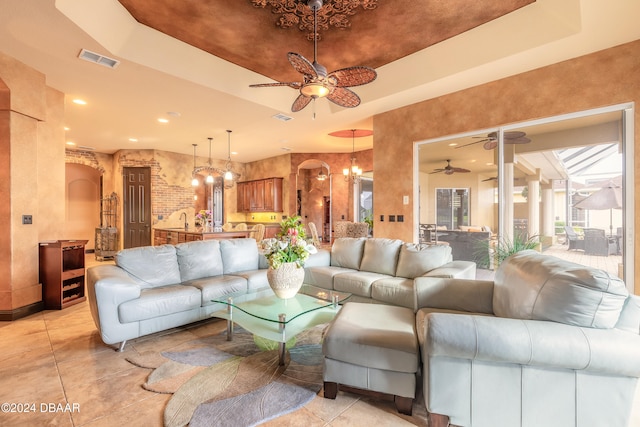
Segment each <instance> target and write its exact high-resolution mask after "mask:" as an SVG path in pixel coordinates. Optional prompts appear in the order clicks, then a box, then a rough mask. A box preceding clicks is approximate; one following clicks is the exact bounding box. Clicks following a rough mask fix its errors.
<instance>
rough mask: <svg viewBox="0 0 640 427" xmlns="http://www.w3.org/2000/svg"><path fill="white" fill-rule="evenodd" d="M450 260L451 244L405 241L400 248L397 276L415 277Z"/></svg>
mask: <svg viewBox="0 0 640 427" xmlns="http://www.w3.org/2000/svg"><path fill="white" fill-rule="evenodd" d="M450 260H451V246H448V245H420V244H414V243H405V244H404V245H402V247H401V248H400V256H399V257H398V268H397V270H396V276H397V277H406V278H407V279H415V278H416V277H419V276H423V275H425V274H426V273H428V272H429V271H431V270H433V269H434V268H438V267H441V266H443V265H444V264H446V263H447V262H449V261H450Z"/></svg>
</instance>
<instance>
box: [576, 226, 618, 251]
mask: <svg viewBox="0 0 640 427" xmlns="http://www.w3.org/2000/svg"><path fill="white" fill-rule="evenodd" d="M616 240H617V239H616V237H615V236H607V235H606V234H605V232H604V230H601V229H599V228H585V229H584V253H585V255H600V256H609V255H613V254H617V253H618V243H617V242H616Z"/></svg>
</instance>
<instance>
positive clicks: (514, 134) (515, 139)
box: [456, 131, 531, 150]
mask: <svg viewBox="0 0 640 427" xmlns="http://www.w3.org/2000/svg"><path fill="white" fill-rule="evenodd" d="M525 135H526V133H524V132H520V131H509V132H505V133H504V143H505V144H527V143H529V142H531V139H529V138H527V137H526V136H525ZM474 138H480V140H479V141H473V142H470V143H468V144H465V145H460V146H458V147H456V148H463V147H468V146H470V145H474V144H479V143H484V144H483V147H484V149H485V150H493V149H494V148H496V147H497V146H498V133H497V132H491V133H490V134H488V135H487V136H486V137H484V136H480V137H478V136H474Z"/></svg>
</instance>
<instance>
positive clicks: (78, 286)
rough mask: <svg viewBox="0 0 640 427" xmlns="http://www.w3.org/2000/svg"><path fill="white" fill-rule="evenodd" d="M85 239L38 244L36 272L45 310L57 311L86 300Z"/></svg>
mask: <svg viewBox="0 0 640 427" xmlns="http://www.w3.org/2000/svg"><path fill="white" fill-rule="evenodd" d="M87 242H88V240H54V241H49V242H42V243H40V258H39V264H40V266H39V272H40V283H42V300H43V301H44V307H45V309H47V310H61V309H63V308H67V307H69V306H71V305H74V304H78V303H79V302H82V301H84V300H86V299H87V297H86V294H85V280H84V273H85V270H84V247H85V245H86V244H87Z"/></svg>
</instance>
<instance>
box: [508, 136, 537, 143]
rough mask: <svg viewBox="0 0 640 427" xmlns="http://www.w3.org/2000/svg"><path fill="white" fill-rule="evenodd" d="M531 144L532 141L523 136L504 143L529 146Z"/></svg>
mask: <svg viewBox="0 0 640 427" xmlns="http://www.w3.org/2000/svg"><path fill="white" fill-rule="evenodd" d="M530 142H531V139H529V138H527V137H525V136H523V137H520V138H513V139H506V140H505V141H504V143H505V144H528V143H530Z"/></svg>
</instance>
